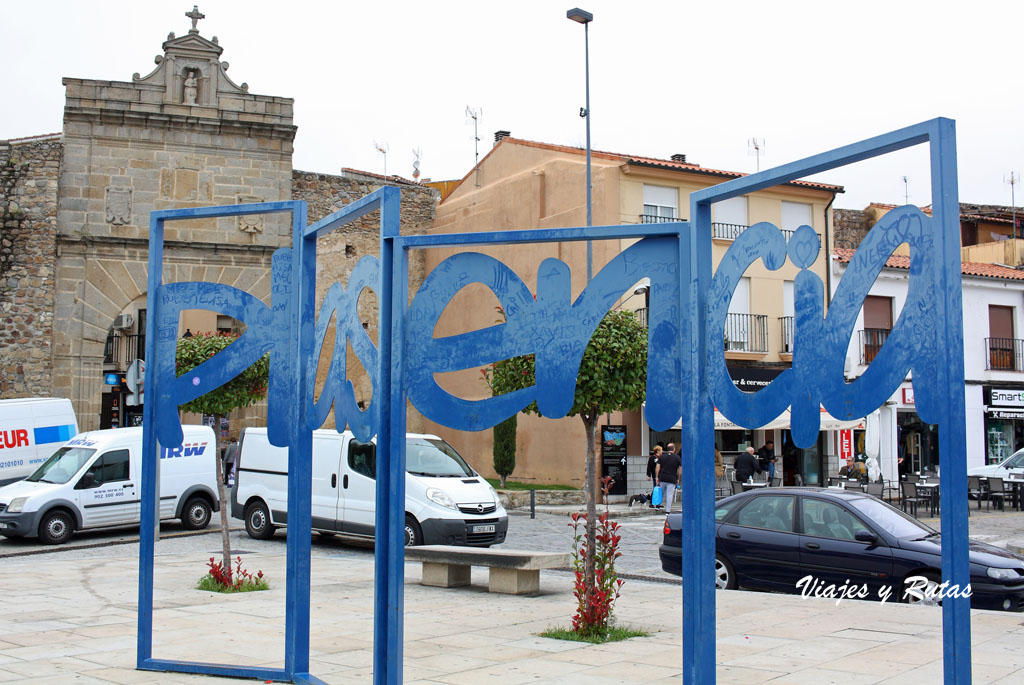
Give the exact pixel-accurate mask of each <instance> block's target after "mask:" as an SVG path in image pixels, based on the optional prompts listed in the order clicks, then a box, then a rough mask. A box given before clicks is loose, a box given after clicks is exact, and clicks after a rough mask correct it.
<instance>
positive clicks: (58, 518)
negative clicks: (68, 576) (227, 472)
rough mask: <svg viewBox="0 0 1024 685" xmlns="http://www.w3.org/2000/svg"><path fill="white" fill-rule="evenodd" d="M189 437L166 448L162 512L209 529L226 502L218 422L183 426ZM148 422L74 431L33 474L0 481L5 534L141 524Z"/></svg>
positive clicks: (0, 524)
mask: <svg viewBox="0 0 1024 685" xmlns="http://www.w3.org/2000/svg"><path fill="white" fill-rule="evenodd" d="M182 429H183V431H184V434H185V435H184V441H183V442H182V444H181V445H178V446H177V447H172V448H161V449H160V518H161V519H175V518H176V519H181V523H182V525H183V526H184V527H185V528H187V529H189V530H197V529H199V528H205V527H206V526H207V525H209V523H210V518H211V516H212V512H214V511H217V510H218V509H219V508H220V505H219V501H220V500H219V498H218V497H217V476H216V463H215V462H214V451H215V450H216V443H215V442H214V436H213V429H212V428H210V427H209V426H182ZM141 467H142V428H141V427H138V428H111V429H109V430H99V431H89V432H86V433H81V434H80V435H78V436H76V437H75V438H72V439H71V440H69V441H68V442H67V443H65V444H64V446H63V447H61V448H59V449H58V450H57V451H56V452H54V453H53V456H51V457H50V458H49V459H47V460H46V461H45V462H43V464H42V465H40V466H39V468H37V469H36V470H35V472H33V473H32V474H31V475H30V476H29V477H28V478H26V479H25V480H22V481H18V482H16V483H11V484H10V485H6V486H4V487H2V488H0V535H4V536H6V537H34V536H38V537H39V539H40V541H42V542H45V543H48V544H54V545H56V544H60V543H63V542H67V541H68V540H69V539H70V538H71V535H72V534H73V533H74V531H76V530H84V529H88V528H102V527H106V526H122V525H128V524H138V523H139V520H140V516H141V511H142V510H141V503H140V497H141V490H142V468H141Z"/></svg>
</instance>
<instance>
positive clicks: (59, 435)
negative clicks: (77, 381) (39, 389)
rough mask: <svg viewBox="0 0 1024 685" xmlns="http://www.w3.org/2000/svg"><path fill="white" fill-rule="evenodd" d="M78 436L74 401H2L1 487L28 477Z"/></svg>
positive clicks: (35, 398)
mask: <svg viewBox="0 0 1024 685" xmlns="http://www.w3.org/2000/svg"><path fill="white" fill-rule="evenodd" d="M77 434H78V420H77V419H76V418H75V410H74V409H73V408H72V407H71V400H68V399H59V398H55V397H24V398H20V399H13V400H0V485H6V484H7V483H13V482H14V481H16V480H21V479H22V478H24V477H25V476H27V475H29V474H30V473H32V472H33V471H35V470H36V469H37V468H39V465H40V464H42V463H43V462H44V461H46V460H47V458H49V456H50V455H51V454H53V451H54V450H55V449H56V448H57V447H60V446H61V445H62V444H64V443H65V442H67V441H68V440H70V439H71V438H73V437H75V436H76V435H77Z"/></svg>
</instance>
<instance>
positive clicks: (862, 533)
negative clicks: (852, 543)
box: [853, 528, 878, 545]
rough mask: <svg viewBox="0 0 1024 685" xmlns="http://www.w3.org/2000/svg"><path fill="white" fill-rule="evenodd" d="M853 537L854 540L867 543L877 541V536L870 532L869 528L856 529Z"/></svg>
mask: <svg viewBox="0 0 1024 685" xmlns="http://www.w3.org/2000/svg"><path fill="white" fill-rule="evenodd" d="M853 539H854V540H856V541H857V542H868V543H870V544H872V545H873V544H875V543H876V542H878V536H877V535H875V534H874V533H872V532H871V531H870V530H864V529H863V528H861V529H860V530H858V531H857V532H856V533H854V534H853Z"/></svg>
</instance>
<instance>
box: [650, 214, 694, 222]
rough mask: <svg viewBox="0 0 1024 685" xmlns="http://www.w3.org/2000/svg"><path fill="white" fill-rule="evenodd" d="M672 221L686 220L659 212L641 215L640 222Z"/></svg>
mask: <svg viewBox="0 0 1024 685" xmlns="http://www.w3.org/2000/svg"><path fill="white" fill-rule="evenodd" d="M670 221H685V219H677V218H676V217H674V216H661V215H659V214H641V215H640V223H642V224H666V223H668V222H670Z"/></svg>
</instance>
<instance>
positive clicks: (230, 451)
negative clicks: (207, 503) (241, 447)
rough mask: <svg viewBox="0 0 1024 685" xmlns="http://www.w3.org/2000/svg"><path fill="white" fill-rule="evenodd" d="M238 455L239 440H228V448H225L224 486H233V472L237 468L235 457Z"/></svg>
mask: <svg viewBox="0 0 1024 685" xmlns="http://www.w3.org/2000/svg"><path fill="white" fill-rule="evenodd" d="M237 454H238V438H228V446H227V447H225V448H224V485H231V477H232V475H233V474H232V471H234V468H235V456H236V455H237Z"/></svg>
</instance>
